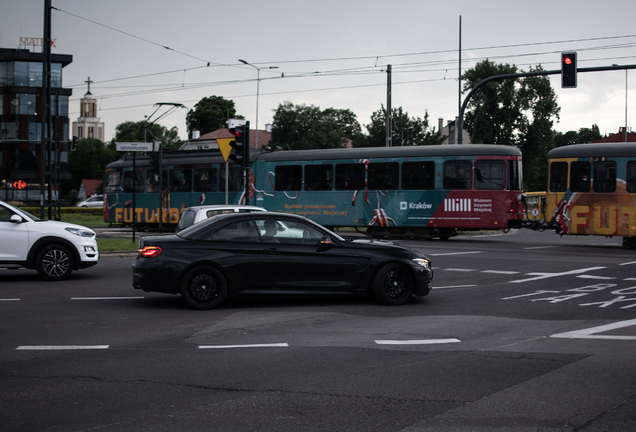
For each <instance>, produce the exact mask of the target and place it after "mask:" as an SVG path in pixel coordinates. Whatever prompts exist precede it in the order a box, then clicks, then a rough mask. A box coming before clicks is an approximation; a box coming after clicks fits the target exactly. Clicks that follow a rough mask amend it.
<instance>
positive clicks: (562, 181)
mask: <svg viewBox="0 0 636 432" xmlns="http://www.w3.org/2000/svg"><path fill="white" fill-rule="evenodd" d="M567 190H568V163H567V162H552V163H551V164H550V192H565V191H567Z"/></svg>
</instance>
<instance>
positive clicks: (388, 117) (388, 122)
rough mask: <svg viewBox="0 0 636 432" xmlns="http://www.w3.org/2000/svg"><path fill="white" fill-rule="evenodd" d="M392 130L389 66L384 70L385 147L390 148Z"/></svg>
mask: <svg viewBox="0 0 636 432" xmlns="http://www.w3.org/2000/svg"><path fill="white" fill-rule="evenodd" d="M392 128H393V111H392V110H391V65H387V68H386V146H387V147H391V146H392V145H393V143H392V142H391V129H392Z"/></svg>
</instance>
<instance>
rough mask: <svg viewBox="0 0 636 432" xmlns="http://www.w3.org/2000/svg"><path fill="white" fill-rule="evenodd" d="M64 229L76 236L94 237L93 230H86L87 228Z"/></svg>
mask: <svg viewBox="0 0 636 432" xmlns="http://www.w3.org/2000/svg"><path fill="white" fill-rule="evenodd" d="M65 229H66V231H68V232H70V233H71V234H75V235H76V236H80V237H89V238H93V237H95V233H94V232H93V231H88V230H83V229H78V228H65Z"/></svg>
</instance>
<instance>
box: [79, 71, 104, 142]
mask: <svg viewBox="0 0 636 432" xmlns="http://www.w3.org/2000/svg"><path fill="white" fill-rule="evenodd" d="M84 82H85V83H87V84H88V91H87V92H86V94H85V95H84V97H83V98H82V99H81V100H80V116H79V117H78V119H77V121H74V122H73V135H74V136H76V137H77V138H80V139H81V138H97V139H98V140H100V141H102V142H104V123H102V122H100V121H99V117H97V99H95V98H94V97H93V94H92V93H91V83H92V82H93V81H91V78H90V77H88V80H87V81H84Z"/></svg>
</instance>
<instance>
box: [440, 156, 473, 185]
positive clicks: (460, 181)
mask: <svg viewBox="0 0 636 432" xmlns="http://www.w3.org/2000/svg"><path fill="white" fill-rule="evenodd" d="M471 168H472V164H471V162H470V161H446V162H444V189H470V188H471V187H472V182H471Z"/></svg>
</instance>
